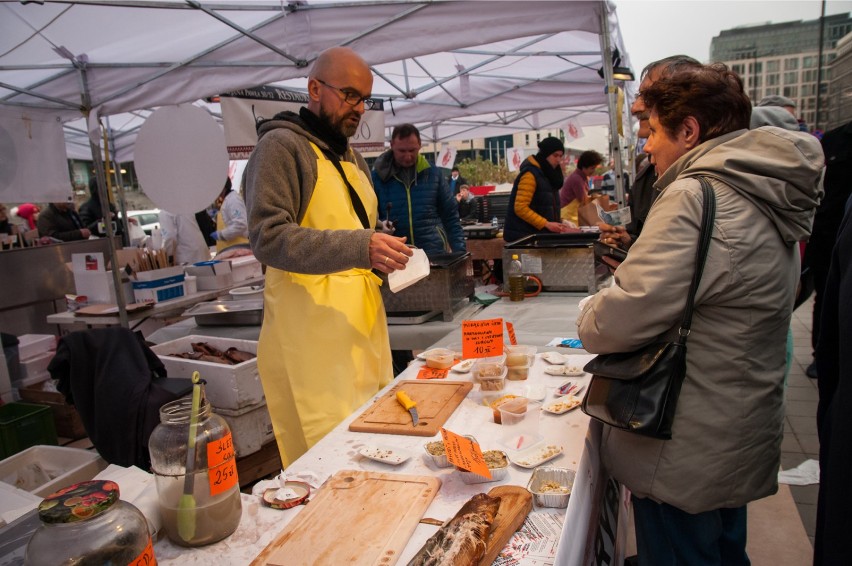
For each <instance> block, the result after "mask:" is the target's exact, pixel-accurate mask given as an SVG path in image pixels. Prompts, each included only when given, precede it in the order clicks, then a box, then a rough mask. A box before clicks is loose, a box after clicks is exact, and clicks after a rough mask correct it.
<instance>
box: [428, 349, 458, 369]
mask: <svg viewBox="0 0 852 566" xmlns="http://www.w3.org/2000/svg"><path fill="white" fill-rule="evenodd" d="M455 360H456V353H455V352H454V351H453V350H450V349H448V348H434V349H432V350H429V352H428V353H427V354H426V365H427V366H428V367H430V368H434V369H449V368H451V367H452V366H453V364H455V363H456V361H455Z"/></svg>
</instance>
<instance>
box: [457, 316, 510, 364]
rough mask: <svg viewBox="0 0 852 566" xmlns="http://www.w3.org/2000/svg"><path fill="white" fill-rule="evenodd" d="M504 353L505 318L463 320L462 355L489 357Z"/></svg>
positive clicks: (467, 356)
mask: <svg viewBox="0 0 852 566" xmlns="http://www.w3.org/2000/svg"><path fill="white" fill-rule="evenodd" d="M502 353H503V319H502V318H492V319H489V320H465V321H463V322H462V357H463V358H464V359H466V360H467V359H470V358H487V357H489V356H499V355H500V354H502Z"/></svg>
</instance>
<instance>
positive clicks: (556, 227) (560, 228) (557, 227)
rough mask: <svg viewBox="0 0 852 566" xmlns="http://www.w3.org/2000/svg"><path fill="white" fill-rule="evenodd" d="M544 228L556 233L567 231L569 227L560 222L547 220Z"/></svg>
mask: <svg viewBox="0 0 852 566" xmlns="http://www.w3.org/2000/svg"><path fill="white" fill-rule="evenodd" d="M544 227H545V229H546V230H549V231H551V232H556V233H557V234H561V233H563V232H568V231H569V228H568V226H567V225H565V224H562V222H548V223H547V224H545V225H544Z"/></svg>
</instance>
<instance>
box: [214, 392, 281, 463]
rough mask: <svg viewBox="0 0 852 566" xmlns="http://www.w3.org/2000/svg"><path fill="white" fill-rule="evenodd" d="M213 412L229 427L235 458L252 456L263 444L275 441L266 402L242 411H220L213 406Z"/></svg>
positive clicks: (220, 409) (244, 408)
mask: <svg viewBox="0 0 852 566" xmlns="http://www.w3.org/2000/svg"><path fill="white" fill-rule="evenodd" d="M213 412H214V413H216V414H217V415H219V416H221V417H222V418H223V419H225V420H226V421H227V422H228V426H229V427H231V434H232V435H233V437H234V450H235V451H236V453H237V458H242V457H243V456H248V455H249V454H254V453H255V452H257V451H258V450H260V448H261V447H262V446H263V445H264V444H266V443H267V442H271V441H273V440H275V433H274V432H273V430H272V417H270V416H269V410H268V409H267V408H266V401H261V402H260V403H257V404H256V405H249V406H248V407H243V408H242V409H222V408H219V407H216V406H215V405H214V406H213Z"/></svg>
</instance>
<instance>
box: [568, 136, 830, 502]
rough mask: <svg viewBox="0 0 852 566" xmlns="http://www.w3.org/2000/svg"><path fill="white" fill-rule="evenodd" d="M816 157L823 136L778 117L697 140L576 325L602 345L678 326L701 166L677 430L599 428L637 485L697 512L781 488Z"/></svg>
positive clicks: (620, 471) (629, 345)
mask: <svg viewBox="0 0 852 566" xmlns="http://www.w3.org/2000/svg"><path fill="white" fill-rule="evenodd" d="M822 168H823V154H822V149H821V147H820V144H819V142H818V141H817V140H816V138H814V137H812V136H810V135H807V134H800V133H798V132H789V131H786V130H782V129H779V128H773V127H765V128H759V129H757V130H752V131H747V130H740V131H737V132H733V133H730V134H726V135H724V136H721V137H719V138H716V139H713V140H710V141H708V142H705V143H703V144H701V145H700V146H698V147H697V148H695V149H693V150H691V151H690V152H688V153H687V154H686V155H684V156H682V157H681V158H680V159H679V160H678V161H676V162H675V163H674V164H673V165H672V166H671V167H670V168H669V170H668V171H666V172H665V173H664V174H663V175H662V176H661V177H660V179H659V180H658V181H657V184H656V185H655V186H656V187H657V188H658V189H660V190H661V191H662V193H661V195H660V196H659V198H658V199H657V200H656V201H655V203H654V205H653V206H652V208H651V212H650V214H649V216H648V220H647V222H646V224H645V227H644V229H643V231H642V235H641V237H640V238H639V239H638V240H637V241H636V242H635V243H634V245H633V247H632V248H631V249H630V253H629V255H628V258H627V260H626V261H625V262H624V263H622V264H621V266H620V267H619V268H618V270H617V271H616V272H615V285H614V286H613V287H611V288H608V289H604V290H602V291H600V292H599V293H598V294H597V295H595V297H594V298H593V299H592V300H591V301H589V303H588V305H587V306H586V308H585V309H584V311H583V312H582V313H581V315H580V317H579V319H578V321H577V325H578V326H579V335H580V338H581V339H582V341H583V344H584V345H585V347H586V349H587V350H588V351H590V352H594V353H609V352H628V351H632V350H635V349H637V348H639V347H641V346H644V345H647V344H650V343H652V342H654V341H657V340H659V339H662V338H669V339H670V338H673V337H675V336H676V334H677V329H678V325H679V323H680V320H681V316H682V314H683V310H684V308H685V304H686V294H687V291H688V288H689V284H690V280H691V278H692V273H693V270H694V266H695V252H696V248H697V241H698V232H699V228H700V223H701V208H702V200H703V198H702V193H701V187H700V184H699V182H698V180H697V179H696V178H695V177H697V176H705V177H707V178H708V179H709V180H710V182H711V184H712V186H713V188H714V189H715V192H716V201H717V208H716V219H715V223H714V229H713V237H712V242H711V244H710V250H709V252H708V257H707V262H706V267H705V270H704V275H703V278H702V280H701V283H700V285H699V287H698V292H697V294H696V300H695V312H694V316H693V322H692V332H691V334H690V335H689V340H688V343H687V370H686V379H685V381H684V384H683V389H682V391H681V394H680V400H679V402H678V405H677V412H676V415H675V419H674V427H673V431H672V439H671V440H668V441H664V440H655V439H651V438H645V437H641V436H638V435H635V434H632V433H630V432H624V431H620V430H616V429H612V428H610V427H608V426H605V427H604V436H603V446H602V456H601V457H602V461H603V463H604V465H605V466H606V467H607V469H608V470H609V471H610V472H611V473H612V474H613V475H614V476H615V478H617V479H618V480H619V481H621V482H622V483H623V484H625V485H626V486H627V487H628V488H630V489H631V491H632V492H633V493H634V494H636V495H637V496H639V497H650V498H652V499H654V500H656V501H660V502H665V503H668V504H670V505H673V506H675V507H678V508H680V509H682V510H684V511H687V512H689V513H699V512H703V511H709V510H713V509H718V508H725V507H739V506H742V505H745V504H746V503H748V502H749V501H751V500H754V499H759V498H761V497H764V496H767V495H770V494H772V493H774V492H775V491H776V490H777V483H776V477H777V472H778V466H779V461H780V446H781V438H782V434H783V417H784V384H783V378H784V367H785V344H786V335H787V329H788V327H789V324H790V315H791V312H792V306H793V297H794V292H795V289H796V283H797V281H798V275H799V250H798V246H796V245H795V244H796V242H798V241H799V240H802V239H806V238H807V236H808V235H809V234H810V229H811V223H812V221H813V215H814V211H815V208H816V206H817V204H818V202H819V199H820V198H821V196H822V191H821V189H820V188H819V179H820V177H821V174H822Z"/></svg>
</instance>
